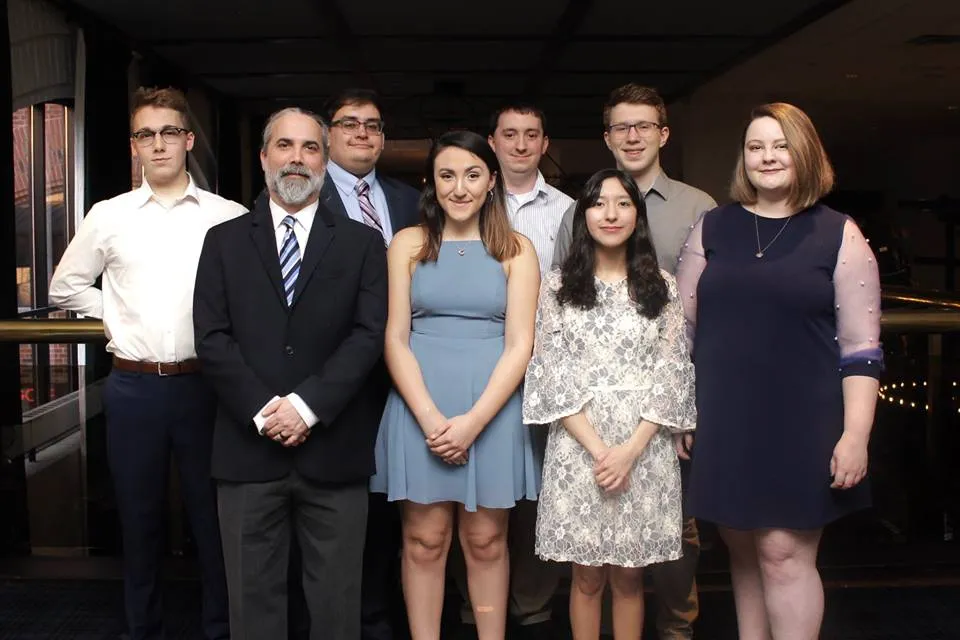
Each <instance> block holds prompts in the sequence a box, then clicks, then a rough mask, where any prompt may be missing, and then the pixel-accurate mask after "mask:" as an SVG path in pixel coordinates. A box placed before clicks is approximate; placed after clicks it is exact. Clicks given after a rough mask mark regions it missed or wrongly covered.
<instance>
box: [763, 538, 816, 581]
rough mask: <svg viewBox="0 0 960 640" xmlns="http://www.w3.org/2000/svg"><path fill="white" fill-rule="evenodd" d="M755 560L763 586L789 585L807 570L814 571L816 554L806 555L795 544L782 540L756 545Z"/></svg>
mask: <svg viewBox="0 0 960 640" xmlns="http://www.w3.org/2000/svg"><path fill="white" fill-rule="evenodd" d="M757 559H758V561H759V564H760V570H761V572H762V573H763V581H764V583H765V584H771V585H782V584H790V583H792V582H795V581H796V580H797V579H799V578H800V577H802V576H803V575H804V573H805V572H807V571H808V570H811V569H812V570H814V571H815V570H816V554H813V555H810V554H807V553H805V552H804V550H803V549H801V548H800V547H799V546H797V545H796V544H792V543H790V542H788V541H783V540H780V541H767V542H764V543H761V544H758V545H757Z"/></svg>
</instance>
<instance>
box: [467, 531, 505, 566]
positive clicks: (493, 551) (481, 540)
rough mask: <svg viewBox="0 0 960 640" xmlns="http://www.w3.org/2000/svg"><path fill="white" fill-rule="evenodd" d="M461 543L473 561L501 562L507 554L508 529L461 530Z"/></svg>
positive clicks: (468, 557)
mask: <svg viewBox="0 0 960 640" xmlns="http://www.w3.org/2000/svg"><path fill="white" fill-rule="evenodd" d="M460 544H461V546H462V547H463V553H464V555H465V556H466V558H467V559H468V560H470V561H471V562H484V563H492V562H499V561H501V560H503V559H504V558H506V556H507V531H506V529H503V530H499V529H493V530H485V531H466V532H464V531H461V533H460Z"/></svg>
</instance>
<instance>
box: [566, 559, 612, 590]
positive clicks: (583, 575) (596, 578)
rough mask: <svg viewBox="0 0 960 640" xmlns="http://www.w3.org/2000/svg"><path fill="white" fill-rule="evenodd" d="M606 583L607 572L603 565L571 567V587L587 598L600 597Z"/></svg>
mask: <svg viewBox="0 0 960 640" xmlns="http://www.w3.org/2000/svg"><path fill="white" fill-rule="evenodd" d="M606 583H607V573H606V571H605V570H604V568H603V567H583V566H580V565H576V566H574V568H573V587H574V588H575V589H576V590H577V591H578V592H580V593H582V594H583V595H585V596H587V597H589V598H598V597H600V595H601V594H602V593H603V587H604V586H605V585H606Z"/></svg>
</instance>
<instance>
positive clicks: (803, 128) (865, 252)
mask: <svg viewBox="0 0 960 640" xmlns="http://www.w3.org/2000/svg"><path fill="white" fill-rule="evenodd" d="M741 143H742V146H741V151H740V157H739V160H738V162H737V168H736V170H735V173H734V180H733V185H732V187H731V196H732V198H733V200H734V201H735V202H734V203H733V204H729V205H726V206H722V207H719V208H717V209H714V210H713V211H710V212H708V213H707V214H705V215H704V216H703V218H702V219H701V220H700V222H699V223H698V224H697V225H696V226H695V228H694V229H693V231H692V232H691V235H690V238H689V239H688V241H687V245H686V247H685V249H684V251H683V254H682V257H681V262H680V266H679V268H678V271H677V281H678V284H679V287H680V292H681V297H682V299H683V302H684V305H685V307H686V309H685V311H686V316H687V320H688V322H689V324H690V325H691V326H692V327H694V328H695V329H694V336H693V361H694V364H695V367H696V378H697V413H698V424H697V442H696V446H695V448H694V455H693V466H692V469H691V476H690V485H689V500H690V510H691V512H692V514H693V515H694V516H696V517H697V518H699V519H703V520H707V521H710V522H714V523H716V524H717V525H718V527H719V531H720V535H721V537H722V538H723V540H724V542H725V543H726V545H727V548H728V550H729V552H730V572H731V577H732V582H733V592H734V598H735V601H736V607H737V623H738V626H739V631H740V639H741V640H769V639H770V638H771V637H772V638H774V639H775V640H814V639H815V638H818V637H819V630H820V623H821V620H822V618H823V586H822V584H821V582H820V576H819V574H818V572H817V567H816V558H817V547H818V545H819V542H820V535H821V532H822V530H823V527H824V525H826V524H828V523H829V522H831V521H833V520H836V519H837V518H840V517H842V516H843V515H845V514H847V513H850V512H851V511H854V510H856V509H861V508H864V507H866V506H867V505H868V504H869V494H868V489H867V486H866V484H865V483H863V479H864V477H865V476H866V473H867V442H868V440H869V436H870V430H871V427H872V425H873V418H874V410H875V407H876V402H877V391H878V387H879V382H878V377H879V374H880V370H881V365H882V359H883V355H882V352H881V350H880V343H879V339H880V284H879V275H878V271H877V264H876V260H875V259H874V256H873V252H872V251H871V250H870V246H869V244H868V243H867V241H866V239H864V237H863V235H862V234H861V233H860V229H858V228H857V225H856V224H855V223H854V222H853V220H852V219H850V218H849V217H847V216H845V215H842V214H840V213H837V212H836V211H833V210H832V209H830V208H828V207H826V206H825V205H823V204H822V203H821V202H820V199H821V198H823V196H824V195H826V194H827V193H828V192H829V191H830V189H831V188H832V187H833V182H834V175H833V169H832V168H831V166H830V162H829V160H828V158H827V155H826V152H825V151H824V149H823V145H822V144H821V142H820V138H819V137H818V136H817V132H816V130H815V129H814V126H813V123H812V122H811V121H810V119H809V118H808V117H807V115H806V114H805V113H803V112H802V111H801V110H800V109H798V108H796V107H794V106H792V105H789V104H784V103H775V104H768V105H763V106H761V107H758V108H757V109H754V111H753V113H751V116H750V119H749V123H748V125H747V127H746V128H745V130H744V133H743V138H742V139H741Z"/></svg>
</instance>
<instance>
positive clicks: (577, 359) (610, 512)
mask: <svg viewBox="0 0 960 640" xmlns="http://www.w3.org/2000/svg"><path fill="white" fill-rule="evenodd" d="M523 417H524V422H525V423H528V424H535V425H541V424H549V425H550V426H549V429H550V433H549V440H548V443H547V451H546V457H545V459H544V467H543V484H542V489H541V493H540V498H539V505H538V509H537V536H536V551H537V554H538V555H539V556H540V557H542V558H544V559H545V560H554V561H557V562H572V563H573V585H572V588H571V591H570V617H571V625H572V626H573V631H574V637H576V638H598V637H599V634H600V608H601V607H600V605H601V598H602V594H603V590H604V587H605V585H606V583H607V582H609V583H610V587H611V590H612V595H613V627H614V636H615V637H616V638H617V639H618V640H619V639H621V638H639V637H640V633H641V630H642V628H643V589H642V567H644V566H646V565H649V564H653V563H657V562H666V561H669V560H676V559H677V558H679V557H680V555H681V551H680V534H681V528H682V527H681V505H680V469H679V463H678V461H677V456H678V455H683V456H686V453H685V449H684V447H685V446H686V447H689V445H690V440H691V439H692V436H691V435H690V434H689V432H691V431H692V430H693V429H694V425H695V422H696V409H695V406H694V374H693V365H692V364H691V363H690V358H689V355H688V350H687V343H686V339H685V328H684V318H683V310H682V307H681V304H680V301H679V296H678V293H677V286H676V282H675V281H674V279H673V277H672V276H671V275H669V274H667V273H666V272H663V271H660V269H659V268H658V267H657V259H656V255H655V253H654V249H653V245H652V244H651V242H650V233H649V227H648V225H647V218H646V209H645V207H644V205H643V199H642V197H641V196H640V192H639V191H638V189H637V186H636V184H635V183H634V181H633V180H632V179H630V177H629V176H627V175H626V174H624V173H622V172H620V171H617V170H613V169H609V170H604V171H601V172H599V173H597V174H595V175H594V176H592V177H591V178H590V180H589V181H588V182H587V184H586V186H585V187H584V191H583V194H582V197H581V198H580V200H579V201H578V203H577V210H576V215H575V217H574V223H573V244H572V247H571V253H570V256H569V257H568V258H567V260H566V262H565V263H564V264H563V266H562V268H561V269H558V270H554V271H553V272H551V273H550V274H548V275H547V276H546V279H545V280H544V282H543V285H542V287H541V291H540V303H539V310H538V312H537V326H536V344H535V347H534V355H533V359H532V360H531V362H530V365H529V367H528V369H527V374H526V382H525V388H524V400H523ZM535 428H536V427H535Z"/></svg>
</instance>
